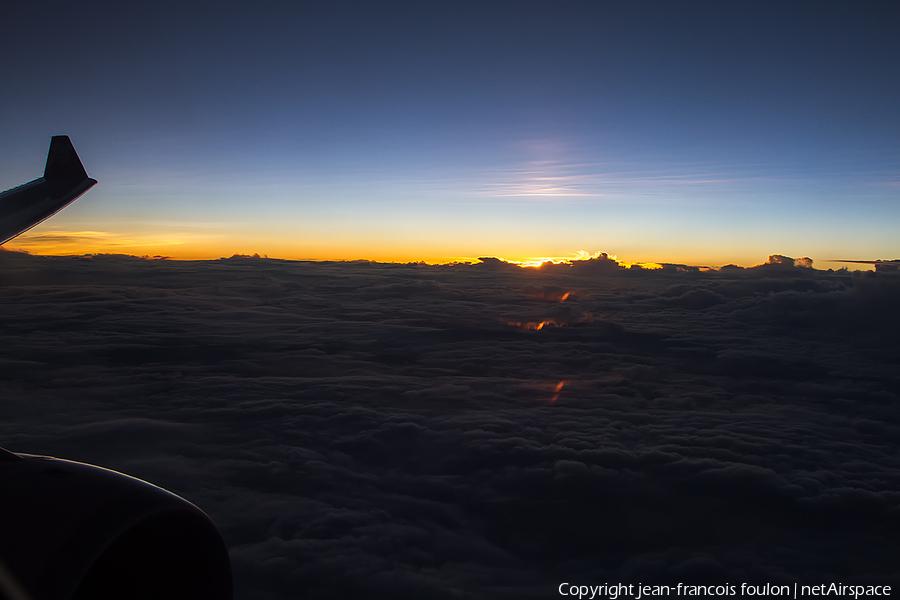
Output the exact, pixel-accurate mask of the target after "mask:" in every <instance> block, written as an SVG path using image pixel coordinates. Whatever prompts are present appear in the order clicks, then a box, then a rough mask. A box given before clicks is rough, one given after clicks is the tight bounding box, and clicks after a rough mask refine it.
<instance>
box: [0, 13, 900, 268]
mask: <svg viewBox="0 0 900 600" xmlns="http://www.w3.org/2000/svg"><path fill="white" fill-rule="evenodd" d="M0 20H2V22H3V23H4V24H6V25H7V26H6V27H5V28H4V29H5V31H4V35H3V36H2V38H0V56H2V57H3V58H2V60H0V81H2V86H3V92H2V94H0V189H8V188H11V187H14V186H16V185H18V184H21V183H24V182H25V181H28V180H31V179H34V178H36V177H39V176H40V175H41V173H42V170H43V165H44V161H45V159H46V152H47V147H48V143H49V139H50V136H51V135H57V134H65V135H69V136H70V137H71V138H72V141H73V143H74V144H75V147H76V149H77V150H78V152H79V155H80V156H81V158H82V161H83V162H84V164H85V167H86V169H87V172H88V174H89V175H90V176H92V177H94V178H96V179H97V180H99V185H97V186H96V187H95V188H94V189H92V190H91V191H90V192H88V193H87V194H86V195H85V196H84V197H82V198H81V199H79V200H78V201H77V202H75V203H74V204H73V205H72V206H70V207H68V208H67V209H65V210H64V211H63V212H61V213H60V214H58V215H56V216H55V217H54V218H52V219H50V220H49V221H47V222H45V223H43V224H42V225H40V226H39V227H37V228H35V229H33V230H32V231H30V232H28V233H27V234H25V235H23V236H21V237H19V238H17V239H15V240H13V241H12V242H9V243H7V244H6V245H5V247H6V248H11V249H22V250H28V251H29V252H33V253H46V254H81V253H92V252H116V253H128V254H136V255H145V254H146V255H165V256H170V257H175V258H216V257H220V256H230V255H232V254H234V253H244V254H252V253H259V254H265V255H268V256H270V257H279V258H291V259H317V260H325V259H328V260H333V259H338V260H340V259H370V260H379V261H420V260H425V261H429V262H447V261H453V260H466V259H470V260H471V259H474V258H476V257H479V256H499V257H503V258H506V259H511V260H525V259H530V258H536V257H572V256H575V253H576V252H577V251H579V250H586V251H588V252H596V251H601V250H602V251H604V252H608V253H609V254H611V255H616V256H618V257H619V259H620V260H624V261H642V262H651V261H655V262H663V261H665V262H682V263H692V264H708V265H723V264H726V263H731V262H733V263H738V264H744V265H750V264H755V263H759V262H762V261H764V260H765V258H766V256H767V255H768V254H773V253H781V254H786V255H790V256H810V257H812V258H813V259H814V260H815V261H816V266H817V267H820V268H827V267H828V266H836V265H832V264H830V263H826V262H824V261H826V260H828V259H834V258H848V259H874V258H897V257H900V245H898V242H897V240H898V239H900V236H898V234H897V232H898V225H900V202H898V200H900V112H898V110H897V107H898V106H900V37H898V36H897V35H896V31H897V26H898V24H900V19H898V9H897V8H896V5H895V4H894V3H889V2H866V3H849V2H846V3H829V2H791V3H783V2H771V3H766V2H753V3H749V2H748V3H741V4H740V5H739V6H736V5H735V3H730V2H729V3H723V2H687V3H685V2H587V1H584V2H553V3H551V2H515V3H513V2H446V3H421V2H408V3H396V2H387V3H383V2H378V3H374V2H373V3H350V2H296V3H282V2H257V3H252V4H251V3H246V4H244V5H243V6H238V5H236V4H227V5H222V4H219V3H211V2H210V3H199V2H193V3H189V6H185V5H184V4H183V3H174V2H155V3H146V4H141V5H131V4H130V3H113V2H97V3H93V4H91V5H90V6H88V7H85V6H79V5H77V4H74V3H70V2H42V3H26V2H15V3H13V2H7V3H3V4H2V5H0Z"/></svg>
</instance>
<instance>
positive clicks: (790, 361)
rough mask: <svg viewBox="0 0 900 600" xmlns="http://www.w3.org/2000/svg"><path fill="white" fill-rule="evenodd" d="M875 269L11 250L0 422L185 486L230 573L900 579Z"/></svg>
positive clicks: (252, 594) (886, 334) (895, 458)
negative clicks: (525, 264)
mask: <svg viewBox="0 0 900 600" xmlns="http://www.w3.org/2000/svg"><path fill="white" fill-rule="evenodd" d="M890 275H891V274H887V273H879V274H874V273H868V274H862V273H854V274H852V275H851V274H850V273H848V272H846V271H840V272H830V271H828V272H826V271H819V270H814V269H811V268H800V267H795V266H793V264H790V263H788V261H775V262H773V263H771V264H766V265H763V266H760V267H757V268H753V269H737V268H735V269H723V270H721V271H697V270H690V269H683V268H682V269H678V268H676V267H675V266H669V267H668V268H666V269H663V270H660V271H646V270H641V269H621V268H618V267H616V265H615V263H614V261H611V260H609V259H605V260H603V261H601V260H595V261H591V262H590V263H587V262H586V263H584V264H580V265H578V267H568V266H565V265H557V266H554V267H546V268H543V269H540V270H533V269H520V268H518V267H508V266H507V265H504V264H502V263H498V262H496V261H485V262H484V263H482V264H479V265H456V266H427V265H392V264H374V263H365V262H356V263H327V262H325V263H321V262H320V263H315V262H288V261H278V260H266V259H255V258H246V257H235V258H232V259H228V260H219V261H209V262H172V261H164V260H141V259H135V258H129V257H120V256H96V257H54V258H45V257H33V256H28V255H22V254H18V253H11V252H3V253H0V276H2V284H0V296H2V302H0V310H2V311H3V318H2V322H3V324H4V327H3V337H2V342H3V344H2V345H0V372H2V376H3V378H4V380H5V382H6V383H5V386H4V387H5V391H4V392H3V402H2V403H0V434H2V435H0V440H2V445H3V446H4V447H7V448H9V449H11V450H15V451H20V452H29V453H45V454H50V455H55V456H60V457H64V458H69V459H73V460H82V461H85V462H90V463H94V464H100V465H103V466H107V467H110V468H114V469H117V470H121V471H124V472H127V473H129V474H133V475H135V476H138V477H141V478H144V479H147V480H149V481H152V482H154V483H157V484H159V485H161V486H163V487H166V488H168V489H171V490H172V491H175V492H176V493H179V494H181V495H183V496H184V497H186V498H188V499H189V500H191V501H193V502H194V503H196V504H198V505H199V506H200V507H201V508H203V509H204V510H205V511H207V512H208V513H209V514H210V515H211V516H212V517H213V519H214V520H215V521H216V523H217V524H218V526H219V527H220V530H221V531H222V533H223V536H224V537H225V540H226V542H227V544H228V546H229V548H230V551H231V556H232V561H233V565H234V569H235V583H236V588H237V597H240V598H254V599H255V598H259V599H264V598H265V599H274V598H297V597H309V598H347V597H352V596H353V595H354V594H356V595H359V596H360V597H367V598H546V597H551V596H555V595H556V586H558V585H559V584H560V583H562V582H563V581H570V582H581V583H591V584H600V583H604V582H607V581H609V582H614V581H625V582H634V583H637V582H643V583H678V582H682V583H689V582H690V583H703V584H711V583H718V582H726V581H727V582H730V583H735V582H742V581H743V582H762V583H767V582H768V583H787V582H793V581H799V582H801V583H807V584H808V583H816V584H818V583H821V582H830V581H840V582H843V583H845V584H848V583H863V584H874V583H881V582H889V583H893V584H895V585H896V584H898V583H900V581H898V577H897V575H896V564H897V558H898V551H897V546H896V539H897V535H898V534H900V492H898V490H900V455H898V453H897V442H896V440H898V439H900V410H898V394H900V376H898V373H900V369H898V364H900V346H898V344H897V339H898V335H900V325H898V321H897V320H896V318H895V317H896V315H895V310H894V307H895V306H896V303H897V300H898V299H900V285H898V279H897V278H896V277H891V276H890ZM540 323H543V325H542V326H541V327H539V328H538V327H537V326H536V325H535V324H540Z"/></svg>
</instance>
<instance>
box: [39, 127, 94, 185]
mask: <svg viewBox="0 0 900 600" xmlns="http://www.w3.org/2000/svg"><path fill="white" fill-rule="evenodd" d="M87 178H88V176H87V172H86V171H85V170H84V166H83V165H82V164H81V160H80V159H79V158H78V154H77V153H76V152H75V148H74V147H73V146H72V142H71V141H70V140H69V136H67V135H54V136H53V137H52V138H50V151H49V152H48V153H47V166H46V167H45V168H44V179H46V180H48V181H58V180H67V181H84V180H85V179H87Z"/></svg>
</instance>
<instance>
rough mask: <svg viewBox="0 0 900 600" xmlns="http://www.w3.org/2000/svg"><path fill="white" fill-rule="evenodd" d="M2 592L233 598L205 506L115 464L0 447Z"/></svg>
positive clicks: (54, 597)
mask: <svg viewBox="0 0 900 600" xmlns="http://www.w3.org/2000/svg"><path fill="white" fill-rule="evenodd" d="M0 559H2V564H0V598H3V597H5V599H6V600H25V599H30V600H87V599H92V600H105V599H110V600H112V599H113V598H138V599H143V598H147V599H151V598H153V599H156V598H160V599H161V598H166V599H173V600H178V599H185V600H187V599H190V600H230V599H231V598H232V583H231V565H230V562H229V558H228V552H227V550H226V548H225V544H224V543H223V541H222V538H221V536H220V535H219V532H218V530H217V529H216V527H215V525H213V523H212V521H211V520H210V519H209V517H208V516H206V514H205V513H204V512H203V511H201V510H200V509H199V508H197V507H196V506H194V505H193V504H191V503H190V502H188V501H186V500H184V499H183V498H180V497H178V496H176V495H175V494H172V493H170V492H167V491H166V490H164V489H162V488H159V487H157V486H155V485H152V484H150V483H147V482H145V481H141V480H140V479H135V478H134V477H129V476H128V475H123V474H121V473H117V472H115V471H110V470H109V469H104V468H101V467H95V466H92V465H87V464H83V463H78V462H72V461H68V460H60V459H57V458H50V457H47V456H32V455H27V454H13V453H12V452H7V451H5V450H2V449H0Z"/></svg>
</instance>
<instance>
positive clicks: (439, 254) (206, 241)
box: [3, 226, 872, 302]
mask: <svg viewBox="0 0 900 600" xmlns="http://www.w3.org/2000/svg"><path fill="white" fill-rule="evenodd" d="M3 248H4V249H7V250H14V251H22V252H28V253H30V254H36V255H44V256H83V255H87V254H124V255H130V256H137V257H142V256H163V257H166V258H169V259H172V260H216V259H219V258H228V257H231V256H234V255H245V256H253V255H259V256H263V257H267V258H274V259H281V260H302V261H338V262H340V261H371V262H379V263H399V264H409V263H419V264H428V265H452V264H477V263H479V262H480V261H479V258H478V257H480V256H493V257H494V258H498V259H499V260H501V261H502V262H505V263H508V264H511V265H517V266H519V267H523V268H527V269H532V268H535V269H539V268H540V267H541V266H542V265H547V264H552V265H558V264H572V263H574V262H577V261H583V260H590V259H597V258H600V257H602V256H603V254H604V253H602V252H595V253H589V252H587V251H585V250H579V251H577V252H574V253H572V254H569V255H568V256H540V257H533V256H532V257H527V256H525V257H521V256H516V255H512V256H513V257H512V258H505V257H503V256H504V254H503V253H501V252H493V253H492V252H484V253H479V254H469V255H467V256H466V255H461V254H459V253H455V252H452V250H451V251H450V252H446V251H441V250H442V249H444V250H447V249H449V248H448V247H446V244H444V245H443V246H442V247H428V246H412V245H409V244H404V245H397V246H394V245H387V244H377V243H374V242H373V243H372V244H368V245H367V244H365V243H364V242H355V243H353V242H350V243H347V242H346V240H337V239H332V240H304V241H303V242H302V243H299V242H297V241H296V240H288V241H284V240H281V239H280V238H277V237H273V238H272V239H247V240H241V241H238V242H237V243H235V237H234V236H230V235H223V234H217V233H210V232H204V231H196V230H191V231H182V232H170V233H160V232H147V231H134V232H129V233H114V232H110V231H102V230H61V229H43V228H42V227H41V226H39V227H37V228H35V229H34V230H31V231H28V232H26V233H25V234H23V235H21V236H19V237H17V238H15V239H13V240H10V241H9V242H7V243H6V244H4V246H3ZM506 256H509V255H506ZM606 258H608V259H609V260H611V261H616V263H617V264H618V265H619V266H620V267H622V268H623V269H627V268H631V267H632V266H638V267H640V268H643V269H660V268H662V265H663V263H669V264H698V263H696V262H691V261H686V260H683V259H682V260H679V259H675V258H673V259H672V260H663V261H659V260H657V261H639V260H636V261H624V260H619V259H618V256H617V255H613V254H610V255H607V256H606ZM704 262H705V264H707V265H710V264H713V265H714V264H719V265H726V264H743V266H746V267H750V266H755V265H757V264H761V263H763V262H765V260H762V259H760V260H756V261H744V262H743V263H742V262H741V261H737V260H731V259H728V260H721V261H718V262H717V261H704ZM701 268H702V269H706V268H716V267H714V266H712V267H705V266H704V267H701ZM858 268H861V269H866V268H868V269H871V268H872V267H869V266H868V265H859V266H858ZM572 293H574V292H566V293H565V294H563V295H562V296H561V297H560V299H559V301H560V302H563V301H565V300H566V299H567V298H569V295H570V294H572Z"/></svg>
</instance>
